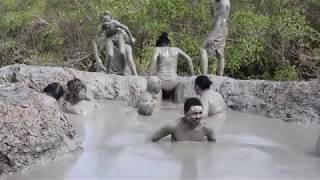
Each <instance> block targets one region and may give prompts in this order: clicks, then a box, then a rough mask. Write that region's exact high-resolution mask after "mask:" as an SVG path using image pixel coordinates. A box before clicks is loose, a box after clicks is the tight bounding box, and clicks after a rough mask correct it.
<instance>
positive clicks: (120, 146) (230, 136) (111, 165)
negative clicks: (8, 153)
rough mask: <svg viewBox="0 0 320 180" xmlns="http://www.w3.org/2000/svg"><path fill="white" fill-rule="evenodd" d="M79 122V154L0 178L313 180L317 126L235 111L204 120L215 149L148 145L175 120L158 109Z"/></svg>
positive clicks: (108, 105)
mask: <svg viewBox="0 0 320 180" xmlns="http://www.w3.org/2000/svg"><path fill="white" fill-rule="evenodd" d="M100 104H101V107H100V109H98V110H95V111H94V112H93V113H91V114H89V115H86V116H82V117H81V116H75V115H70V118H71V119H72V121H73V122H74V124H75V126H76V128H77V129H78V130H79V132H81V136H82V137H83V139H84V150H83V151H82V152H80V153H78V154H76V155H73V156H71V157H68V158H66V159H64V160H61V161H57V162H53V163H51V164H49V165H45V166H39V167H35V168H33V169H32V170H30V171H28V172H23V173H21V174H14V175H13V176H11V177H7V178H5V179H9V180H12V179H23V180H25V179H84V178H85V179H116V178H121V179H131V178H137V179H150V178H157V179H159V178H160V179H204V178H205V179H260V178H263V179H267V178H268V179H269V178H271V179H311V178H313V179H319V178H320V158H316V157H315V155H314V154H315V152H314V148H315V144H316V140H317V136H318V133H319V130H320V127H316V126H304V125H293V124H286V123H284V122H282V121H281V120H279V119H267V118H264V117H260V116H254V115H248V114H243V113H239V112H233V111H230V112H227V113H226V115H225V116H223V115H221V116H219V117H213V118H210V119H208V120H207V121H206V123H207V125H208V126H210V127H212V128H214V129H215V131H216V136H217V143H206V142H204V143H195V142H179V143H172V142H171V141H170V139H169V138H165V139H163V140H162V141H160V142H159V143H151V142H149V139H148V138H149V137H150V135H151V134H152V133H153V132H154V131H155V130H156V129H158V128H159V127H160V126H162V125H164V124H166V123H171V122H174V121H176V120H177V119H178V117H180V116H182V106H181V105H179V106H177V105H172V104H165V105H163V106H162V107H161V108H159V109H157V110H156V111H155V112H154V114H153V115H152V116H150V117H144V116H140V115H138V114H137V113H136V109H133V108H130V107H124V106H122V105H120V104H117V103H115V102H103V103H102V102H100Z"/></svg>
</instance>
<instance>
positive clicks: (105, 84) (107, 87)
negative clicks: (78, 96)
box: [0, 64, 146, 106]
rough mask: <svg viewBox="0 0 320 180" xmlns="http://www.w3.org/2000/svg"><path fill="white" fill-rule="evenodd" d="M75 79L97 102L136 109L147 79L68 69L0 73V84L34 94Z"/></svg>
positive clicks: (29, 68) (15, 67)
mask: <svg viewBox="0 0 320 180" xmlns="http://www.w3.org/2000/svg"><path fill="white" fill-rule="evenodd" d="M74 77H77V78H79V79H81V80H82V81H83V82H84V83H85V84H86V85H87V88H88V90H89V91H91V93H92V94H93V95H94V97H95V98H96V99H113V100H119V101H122V102H124V103H126V104H128V105H130V106H136V105H137V102H138V100H139V97H140V96H141V94H142V92H144V90H145V89H146V79H145V78H144V77H139V76H119V75H113V74H105V73H103V72H85V71H78V70H75V69H71V68H61V67H44V66H27V65H21V64H16V65H10V66H6V67H3V68H1V69H0V84H1V83H4V82H20V83H22V84H24V85H26V86H28V87H30V88H32V89H34V90H36V91H37V92H41V91H42V89H43V88H44V87H45V86H47V85H48V84H49V83H52V82H59V83H60V84H62V85H64V86H65V85H66V83H67V82H68V81H69V80H71V79H73V78H74Z"/></svg>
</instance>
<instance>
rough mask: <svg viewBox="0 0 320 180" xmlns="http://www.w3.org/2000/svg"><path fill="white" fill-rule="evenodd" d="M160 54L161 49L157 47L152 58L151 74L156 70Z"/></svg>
mask: <svg viewBox="0 0 320 180" xmlns="http://www.w3.org/2000/svg"><path fill="white" fill-rule="evenodd" d="M159 55H160V51H159V49H158V48H155V49H154V52H153V56H152V59H151V64H150V68H149V76H152V75H153V74H154V72H155V70H156V65H157V61H158V57H159Z"/></svg>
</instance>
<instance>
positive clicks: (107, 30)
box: [94, 11, 138, 75]
mask: <svg viewBox="0 0 320 180" xmlns="http://www.w3.org/2000/svg"><path fill="white" fill-rule="evenodd" d="M101 23H102V27H101V29H102V32H101V33H102V34H103V35H104V38H102V39H105V46H106V50H107V59H108V61H107V69H105V67H104V65H103V64H102V61H101V59H100V58H99V55H98V52H97V51H98V49H97V47H96V44H95V43H94V54H95V58H96V63H97V67H98V69H102V70H103V71H106V72H107V73H118V72H111V71H112V67H111V66H112V62H114V61H115V59H114V58H116V55H115V53H116V52H115V50H118V51H119V53H120V55H121V57H120V58H121V59H123V60H124V61H126V62H123V63H128V66H129V68H130V70H131V73H132V74H133V75H138V73H137V70H136V66H135V63H134V60H133V55H132V48H131V46H130V45H129V44H127V43H126V40H127V41H128V43H130V44H133V43H134V42H135V39H134V37H133V36H132V34H131V32H130V30H129V28H128V27H127V26H125V25H124V24H122V23H120V22H119V21H117V20H115V19H113V17H112V15H111V13H110V12H109V11H105V12H104V13H103V15H102V17H101ZM118 61H120V59H118ZM118 65H119V66H120V64H118ZM122 66H124V65H123V64H122ZM117 68H118V69H119V68H120V67H117ZM120 69H121V68H120Z"/></svg>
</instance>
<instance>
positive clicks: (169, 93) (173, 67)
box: [149, 32, 194, 101]
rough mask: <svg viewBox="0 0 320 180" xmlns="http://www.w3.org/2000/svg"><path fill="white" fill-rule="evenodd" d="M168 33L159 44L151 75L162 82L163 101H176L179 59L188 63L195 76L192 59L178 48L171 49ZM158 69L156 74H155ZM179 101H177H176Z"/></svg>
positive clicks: (158, 41)
mask: <svg viewBox="0 0 320 180" xmlns="http://www.w3.org/2000/svg"><path fill="white" fill-rule="evenodd" d="M169 44H170V40H169V38H168V33H167V32H163V33H162V34H161V35H160V36H159V38H158V40H157V42H156V48H155V51H154V53H153V58H152V62H151V65H150V71H149V75H153V74H156V75H157V76H158V77H159V78H160V80H161V89H162V95H163V99H174V98H175V97H174V95H175V88H176V87H177V85H178V83H179V82H178V75H177V67H178V59H179V57H182V58H184V59H186V60H187V61H188V65H189V68H190V72H191V75H193V74H194V71H193V64H192V60H191V58H190V57H189V56H188V55H187V54H186V53H185V52H183V51H182V50H181V49H179V48H177V47H169ZM155 69H156V73H154V71H155ZM174 100H175V101H177V99H174Z"/></svg>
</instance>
